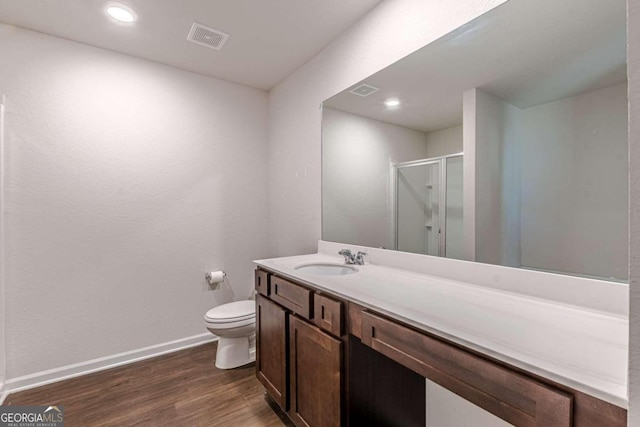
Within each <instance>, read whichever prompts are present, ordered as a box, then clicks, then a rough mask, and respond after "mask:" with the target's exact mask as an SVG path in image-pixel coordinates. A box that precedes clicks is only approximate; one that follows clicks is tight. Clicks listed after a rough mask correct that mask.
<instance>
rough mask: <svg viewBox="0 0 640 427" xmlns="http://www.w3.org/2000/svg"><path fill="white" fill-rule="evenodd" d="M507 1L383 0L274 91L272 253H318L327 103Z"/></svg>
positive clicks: (271, 127) (271, 100)
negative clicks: (323, 115)
mask: <svg viewBox="0 0 640 427" xmlns="http://www.w3.org/2000/svg"><path fill="white" fill-rule="evenodd" d="M503 2H504V0H452V1H447V2H442V1H437V0H426V1H425V0H394V1H386V2H382V3H381V4H380V5H379V6H378V7H376V8H375V9H374V10H373V11H371V12H370V13H369V14H367V15H366V16H365V17H364V18H363V19H361V20H360V21H359V22H358V23H357V24H356V25H354V26H353V27H352V28H351V29H350V30H349V31H347V32H345V33H343V34H342V35H341V36H340V37H338V38H337V39H335V40H334V41H333V42H332V43H331V44H329V46H327V47H326V48H325V49H324V50H323V51H322V52H321V53H320V54H318V55H317V56H316V57H315V58H314V59H312V60H311V61H309V62H308V63H307V64H305V65H304V66H303V67H301V68H300V69H298V70H297V71H295V72H294V73H293V74H291V75H290V76H289V77H288V78H287V79H285V80H284V81H283V82H282V83H280V84H279V85H278V86H276V87H275V88H274V89H272V90H271V92H270V93H269V162H268V164H269V245H270V254H271V255H272V256H279V255H290V254H301V253H310V252H315V249H316V242H317V240H318V239H319V238H320V228H321V213H320V211H321V201H320V193H321V190H320V181H321V177H320V175H321V168H320V158H321V155H320V153H321V145H320V118H321V110H320V103H321V102H322V101H324V100H325V99H327V98H330V97H331V96H333V95H335V94H336V93H338V92H340V91H342V90H343V89H345V88H346V87H348V86H350V85H352V84H354V83H356V82H358V81H360V80H362V79H363V78H365V77H367V76H368V75H370V74H373V73H374V72H376V71H378V70H380V69H382V68H384V67H386V66H387V65H390V64H391V63H392V62H394V61H396V60H398V59H400V58H402V57H404V56H406V55H408V54H409V53H411V52H413V51H415V50H417V49H419V48H421V47H422V46H424V45H425V44H427V43H429V42H431V41H433V40H435V39H437V38H438V37H440V36H442V35H444V34H446V33H448V32H450V31H451V30H454V29H455V28H457V27H459V26H460V25H462V24H464V23H466V22H468V21H469V20H471V19H473V18H475V17H477V16H479V15H480V14H482V13H484V12H486V11H488V10H490V9H492V8H493V7H495V6H497V5H498V4H501V3H503Z"/></svg>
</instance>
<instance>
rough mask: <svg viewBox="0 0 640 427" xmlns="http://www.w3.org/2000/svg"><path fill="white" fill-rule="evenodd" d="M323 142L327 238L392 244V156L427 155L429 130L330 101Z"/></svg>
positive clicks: (398, 158)
mask: <svg viewBox="0 0 640 427" xmlns="http://www.w3.org/2000/svg"><path fill="white" fill-rule="evenodd" d="M322 144H323V145H322V174H323V176H324V180H323V187H322V212H323V215H322V238H323V239H324V240H328V241H334V242H343V243H353V244H357V245H364V246H371V247H382V246H384V247H388V248H389V247H393V242H392V240H391V235H390V234H391V233H390V230H391V227H390V206H391V205H390V204H391V200H390V193H389V190H390V189H389V179H390V178H389V172H390V171H389V162H394V163H399V162H405V161H409V160H417V159H423V158H425V157H426V154H427V144H426V142H425V134H424V133H423V132H419V131H416V130H412V129H408V128H404V127H401V126H395V125H392V124H389V123H384V122H381V121H379V120H372V119H368V118H365V117H362V116H358V115H355V114H349V113H345V112H343V111H338V110H334V109H331V108H326V107H325V108H324V112H323V115H322Z"/></svg>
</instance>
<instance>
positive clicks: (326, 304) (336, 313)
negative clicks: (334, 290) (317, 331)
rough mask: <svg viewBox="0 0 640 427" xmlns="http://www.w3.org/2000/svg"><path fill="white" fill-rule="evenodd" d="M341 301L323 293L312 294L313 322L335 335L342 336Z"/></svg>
mask: <svg viewBox="0 0 640 427" xmlns="http://www.w3.org/2000/svg"><path fill="white" fill-rule="evenodd" d="M342 313H343V311H342V303H341V302H340V301H335V300H333V299H331V298H327V297H326V296H324V295H319V294H315V295H314V296H313V323H315V325H316V326H318V327H319V328H321V329H324V330H325V331H327V332H329V333H330V334H333V335H335V336H337V337H340V336H342V324H343V321H342V318H343V314H342Z"/></svg>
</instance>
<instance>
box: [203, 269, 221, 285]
mask: <svg viewBox="0 0 640 427" xmlns="http://www.w3.org/2000/svg"><path fill="white" fill-rule="evenodd" d="M224 276H225V273H224V271H210V272H208V273H206V274H205V276H204V277H205V278H206V279H207V282H209V284H210V285H213V284H214V283H220V282H222V281H224Z"/></svg>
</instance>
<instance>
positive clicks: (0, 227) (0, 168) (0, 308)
mask: <svg viewBox="0 0 640 427" xmlns="http://www.w3.org/2000/svg"><path fill="white" fill-rule="evenodd" d="M4 112H5V100H4V95H3V94H2V93H1V92H0V404H2V400H3V399H2V396H3V393H4V386H5V381H6V379H7V359H6V352H7V350H6V345H5V327H6V317H5V296H4V294H5V292H4V287H5V284H4V270H5V269H4V242H5V234H4Z"/></svg>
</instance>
